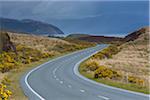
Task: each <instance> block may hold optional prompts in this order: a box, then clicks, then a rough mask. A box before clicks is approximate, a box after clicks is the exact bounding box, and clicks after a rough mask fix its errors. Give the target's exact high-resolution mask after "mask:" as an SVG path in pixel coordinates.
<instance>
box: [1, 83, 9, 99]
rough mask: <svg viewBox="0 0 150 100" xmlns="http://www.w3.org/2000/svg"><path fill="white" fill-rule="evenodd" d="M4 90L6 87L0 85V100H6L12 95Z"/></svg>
mask: <svg viewBox="0 0 150 100" xmlns="http://www.w3.org/2000/svg"><path fill="white" fill-rule="evenodd" d="M6 88H7V87H6V85H4V84H0V100H8V99H9V98H10V96H11V95H12V92H11V91H10V90H7V89H6Z"/></svg>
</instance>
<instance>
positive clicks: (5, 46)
mask: <svg viewBox="0 0 150 100" xmlns="http://www.w3.org/2000/svg"><path fill="white" fill-rule="evenodd" d="M9 50H13V51H14V52H16V48H15V46H14V45H13V43H12V42H11V41H10V36H9V35H8V33H7V32H0V53H1V52H2V51H6V52H8V51H9Z"/></svg>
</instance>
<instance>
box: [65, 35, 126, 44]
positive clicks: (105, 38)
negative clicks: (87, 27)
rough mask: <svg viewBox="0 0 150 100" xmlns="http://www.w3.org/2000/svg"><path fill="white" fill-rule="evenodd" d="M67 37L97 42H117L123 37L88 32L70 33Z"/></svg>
mask: <svg viewBox="0 0 150 100" xmlns="http://www.w3.org/2000/svg"><path fill="white" fill-rule="evenodd" d="M66 38H69V39H70V38H73V39H77V40H82V41H86V42H96V43H116V42H121V41H122V40H123V38H120V37H109V36H94V35H86V34H70V35H69V36H67V37H66Z"/></svg>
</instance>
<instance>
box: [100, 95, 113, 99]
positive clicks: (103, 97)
mask: <svg viewBox="0 0 150 100" xmlns="http://www.w3.org/2000/svg"><path fill="white" fill-rule="evenodd" d="M98 97H99V98H102V99H104V100H110V99H109V98H107V97H105V96H101V95H98Z"/></svg>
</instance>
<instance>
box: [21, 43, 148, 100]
mask: <svg viewBox="0 0 150 100" xmlns="http://www.w3.org/2000/svg"><path fill="white" fill-rule="evenodd" d="M107 46H108V45H98V46H96V47H93V48H88V49H85V50H80V51H77V52H74V53H71V54H68V55H66V56H63V57H59V58H56V59H54V60H51V61H49V62H47V63H45V64H42V65H40V66H38V67H36V68H35V69H33V70H31V71H30V72H28V73H26V74H25V75H24V76H23V77H22V79H21V87H22V88H23V90H24V93H25V95H27V96H28V97H29V99H31V100H148V99H149V96H148V95H145V94H141V93H136V92H131V91H127V90H123V89H118V88H114V87H110V86H106V85H102V84H99V83H96V82H94V81H91V80H89V79H87V78H85V77H83V76H81V75H80V73H79V72H78V66H79V64H80V63H81V62H82V61H84V60H85V59H87V58H88V57H90V56H91V55H93V54H95V53H96V52H98V51H99V50H102V49H104V48H105V47H107ZM93 83H94V84H93Z"/></svg>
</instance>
